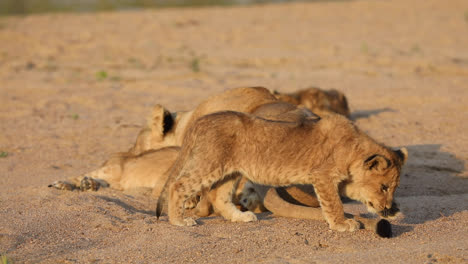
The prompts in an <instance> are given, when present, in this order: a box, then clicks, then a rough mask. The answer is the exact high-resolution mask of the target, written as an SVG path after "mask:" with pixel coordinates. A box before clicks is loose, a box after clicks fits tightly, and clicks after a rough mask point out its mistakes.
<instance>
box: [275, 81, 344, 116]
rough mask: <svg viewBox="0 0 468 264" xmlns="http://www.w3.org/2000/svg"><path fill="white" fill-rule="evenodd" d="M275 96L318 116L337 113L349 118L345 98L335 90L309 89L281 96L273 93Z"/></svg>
mask: <svg viewBox="0 0 468 264" xmlns="http://www.w3.org/2000/svg"><path fill="white" fill-rule="evenodd" d="M275 96H276V97H277V98H278V99H279V100H281V101H284V102H288V103H291V104H295V105H303V106H304V107H306V108H308V109H309V110H311V111H312V112H314V113H315V114H318V115H319V116H321V115H323V114H328V113H337V114H341V115H344V116H346V117H348V118H349V116H350V111H349V106H348V101H347V100H346V96H345V95H344V94H343V93H342V92H340V91H337V90H322V89H320V88H316V87H311V88H307V89H304V90H299V91H297V92H294V93H289V94H282V93H278V92H276V91H275Z"/></svg>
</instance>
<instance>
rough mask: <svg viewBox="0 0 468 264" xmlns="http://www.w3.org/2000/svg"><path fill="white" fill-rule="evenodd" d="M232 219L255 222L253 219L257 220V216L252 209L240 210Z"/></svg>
mask: <svg viewBox="0 0 468 264" xmlns="http://www.w3.org/2000/svg"><path fill="white" fill-rule="evenodd" d="M231 221H232V222H253V221H257V216H256V215H255V214H254V213H252V212H250V211H247V212H240V211H239V212H237V213H236V214H234V215H233V216H232V218H231Z"/></svg>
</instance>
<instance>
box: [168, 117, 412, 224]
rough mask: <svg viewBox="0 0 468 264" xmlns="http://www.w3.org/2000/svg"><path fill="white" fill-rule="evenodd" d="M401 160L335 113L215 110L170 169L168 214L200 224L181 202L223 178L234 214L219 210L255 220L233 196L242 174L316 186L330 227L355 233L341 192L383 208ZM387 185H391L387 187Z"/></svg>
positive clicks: (173, 218) (272, 181)
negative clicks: (291, 117)
mask: <svg viewBox="0 0 468 264" xmlns="http://www.w3.org/2000/svg"><path fill="white" fill-rule="evenodd" d="M366 159H368V160H366ZM402 163H403V160H401V159H400V158H399V157H398V155H397V154H396V153H395V152H393V151H391V150H389V149H388V148H386V147H384V146H382V145H379V144H377V143H376V142H375V141H373V140H372V139H370V138H369V137H368V136H366V135H365V134H364V133H362V132H361V131H360V130H359V129H357V128H356V127H355V126H354V125H353V124H352V123H350V122H349V121H348V120H347V119H345V118H343V117H340V116H338V115H333V114H331V115H327V116H326V117H324V118H323V119H321V120H320V121H317V119H316V118H305V119H304V121H302V122H278V121H276V122H275V121H269V120H265V119H262V118H256V117H254V116H251V115H247V114H243V113H238V112H222V113H215V114H211V115H208V116H205V117H202V118H200V119H199V120H197V121H196V122H195V123H194V125H193V126H192V127H191V128H190V130H189V131H188V133H187V135H186V137H185V138H184V143H183V146H182V150H181V154H180V155H179V157H178V159H177V161H176V163H175V164H174V167H173V168H172V170H171V174H172V175H171V176H170V178H175V179H176V180H175V182H174V183H172V184H171V185H170V188H169V211H168V214H169V219H170V222H171V223H172V224H175V225H193V224H196V222H195V221H194V220H192V219H190V218H185V219H184V218H183V211H184V207H183V204H184V202H185V201H186V200H187V199H189V198H190V197H193V195H195V194H196V193H197V192H199V191H201V190H202V189H204V188H210V187H211V186H212V185H213V184H214V183H217V182H220V181H222V183H221V185H220V187H223V186H226V187H225V190H226V195H225V196H223V197H222V198H219V199H221V200H223V199H224V200H223V201H224V204H225V206H226V207H229V208H230V209H229V210H230V211H229V212H228V213H226V214H223V213H222V212H221V214H222V215H223V216H224V217H226V218H228V219H229V218H232V217H235V218H239V219H241V220H239V221H251V220H255V219H256V218H255V215H253V214H252V213H250V212H244V213H242V212H240V211H238V210H237V208H235V207H234V205H232V202H231V201H230V199H231V198H230V197H231V194H232V186H233V184H232V182H233V180H234V179H235V178H236V177H238V176H237V173H240V174H242V176H244V177H246V178H248V179H249V180H252V181H253V182H256V183H259V184H264V185H272V186H287V185H291V184H313V185H314V188H315V191H316V194H317V196H318V198H319V201H320V205H321V207H322V214H323V216H324V217H325V219H326V220H327V222H328V223H329V225H330V228H332V229H335V230H339V231H346V230H349V231H352V230H355V229H357V228H358V227H359V225H358V223H357V222H356V221H355V220H353V219H345V218H344V213H343V207H342V204H341V200H340V197H339V190H342V194H343V195H346V196H348V197H350V198H352V199H356V200H359V201H361V202H363V203H365V204H366V205H367V206H368V208H369V209H370V210H371V211H377V212H379V213H381V212H385V211H386V210H389V209H390V208H391V206H392V201H393V193H394V191H395V188H396V187H397V186H398V183H399V172H400V168H401V165H402ZM233 173H236V177H233V176H232V175H233ZM384 185H385V186H388V187H385V188H386V190H385V191H382V189H381V188H382V186H384ZM229 204H231V205H229Z"/></svg>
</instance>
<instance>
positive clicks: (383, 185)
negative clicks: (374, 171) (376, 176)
mask: <svg viewBox="0 0 468 264" xmlns="http://www.w3.org/2000/svg"><path fill="white" fill-rule="evenodd" d="M380 189H382V192H386V191H388V186H387V185H385V184H382V187H380Z"/></svg>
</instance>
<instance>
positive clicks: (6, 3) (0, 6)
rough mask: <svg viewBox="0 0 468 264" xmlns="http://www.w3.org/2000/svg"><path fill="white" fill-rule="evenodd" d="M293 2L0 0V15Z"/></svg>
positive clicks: (311, 0) (226, 0)
mask: <svg viewBox="0 0 468 264" xmlns="http://www.w3.org/2000/svg"><path fill="white" fill-rule="evenodd" d="M293 1H294V0H0V15H21V14H33V13H49V12H93V11H104V10H125V9H141V8H158V7H183V6H207V5H217V6H220V5H248V4H257V3H273V2H293ZM314 1H315V2H317V1H327V0H306V1H303V2H314ZM328 1H337V0H328Z"/></svg>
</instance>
